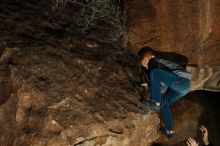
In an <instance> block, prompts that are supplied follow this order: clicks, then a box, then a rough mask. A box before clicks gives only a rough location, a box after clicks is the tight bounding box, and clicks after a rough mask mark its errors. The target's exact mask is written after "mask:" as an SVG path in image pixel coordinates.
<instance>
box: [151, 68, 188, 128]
mask: <svg viewBox="0 0 220 146" xmlns="http://www.w3.org/2000/svg"><path fill="white" fill-rule="evenodd" d="M161 82H162V83H163V84H165V85H166V86H167V87H168V90H167V91H166V93H165V94H164V96H163V97H161V91H160V87H161ZM150 84H151V100H152V101H153V102H157V103H161V112H162V115H163V118H164V122H165V126H166V127H165V129H166V130H168V131H171V130H173V120H172V113H171V109H170V105H171V104H172V103H174V102H175V101H177V100H178V99H180V98H181V97H183V96H184V95H186V94H187V93H188V92H189V86H190V81H189V80H188V79H185V78H182V77H179V76H177V75H176V74H174V73H172V72H169V71H166V70H162V69H153V70H151V72H150Z"/></svg>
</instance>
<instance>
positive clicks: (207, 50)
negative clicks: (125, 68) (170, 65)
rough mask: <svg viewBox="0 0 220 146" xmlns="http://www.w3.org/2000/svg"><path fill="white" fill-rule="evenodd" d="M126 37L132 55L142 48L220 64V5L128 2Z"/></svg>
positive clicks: (206, 1) (169, 0)
mask: <svg viewBox="0 0 220 146" xmlns="http://www.w3.org/2000/svg"><path fill="white" fill-rule="evenodd" d="M124 3H125V11H126V15H127V24H126V25H127V35H128V38H129V39H128V40H129V45H128V46H129V48H130V49H132V50H133V52H137V50H138V49H139V48H141V47H143V46H151V47H153V48H156V49H157V50H160V51H167V52H176V53H179V54H182V55H185V56H187V57H188V59H189V63H192V64H198V65H212V66H213V65H219V62H220V55H219V54H220V49H219V43H220V42H219V38H220V32H219V30H220V29H219V22H220V18H219V13H220V9H219V7H220V2H219V1H211V0H200V1H188V0H178V1H172V0H139V1H133V0H127V1H125V2H124Z"/></svg>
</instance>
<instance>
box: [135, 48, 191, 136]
mask: <svg viewBox="0 0 220 146" xmlns="http://www.w3.org/2000/svg"><path fill="white" fill-rule="evenodd" d="M138 55H139V57H140V64H141V66H142V68H143V69H144V70H145V72H146V76H147V77H148V79H149V84H150V89H151V90H150V99H149V100H147V101H141V102H142V103H143V104H144V105H145V106H146V107H148V108H150V109H151V110H154V111H157V112H159V111H161V112H162V115H163V118H164V122H165V127H163V128H160V130H161V132H162V133H163V134H165V135H166V136H167V138H168V139H170V138H172V136H173V134H174V132H175V131H174V129H173V120H172V113H171V109H170V105H171V104H172V103H174V102H175V101H177V100H179V99H180V98H181V97H183V96H184V95H186V94H187V93H188V92H189V89H190V81H191V78H192V75H191V74H190V73H189V72H187V71H186V70H185V69H184V68H183V67H182V66H180V65H178V64H176V63H174V62H171V61H168V60H165V59H162V58H158V57H157V56H156V55H155V51H154V50H153V49H152V48H150V47H143V48H142V49H140V51H139V52H138ZM162 87H163V89H162ZM164 87H165V88H164ZM162 92H163V93H162Z"/></svg>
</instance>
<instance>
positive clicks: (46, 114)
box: [0, 0, 200, 146]
mask: <svg viewBox="0 0 220 146" xmlns="http://www.w3.org/2000/svg"><path fill="white" fill-rule="evenodd" d="M71 12H72V10H69V9H68V8H67V9H65V10H64V11H60V12H57V11H52V9H51V7H50V1H35V0H29V1H26V0H2V1H1V2H0V20H1V22H2V23H0V29H1V33H0V45H1V48H5V47H8V48H10V47H18V48H19V49H20V51H19V52H18V53H17V54H16V55H15V56H13V58H12V59H11V60H10V61H9V62H8V64H7V65H5V66H4V65H3V66H1V68H2V70H1V71H0V79H1V84H0V87H1V91H0V95H1V99H3V100H2V102H1V106H0V115H1V116H0V117H1V118H0V130H1V131H2V133H3V134H1V135H0V143H1V145H2V146H10V145H13V146H29V145H31V146H35V145H36V146H47V145H48V146H68V145H71V146H72V145H74V146H95V145H103V146H108V145H109V146H110V145H113V146H123V145H124V146H134V145H135V146H143V145H146V146H147V145H150V144H151V143H152V142H154V141H156V139H158V137H159V133H158V125H159V122H160V120H159V118H158V115H157V114H155V113H152V112H150V111H149V110H148V109H146V108H144V107H143V106H142V105H141V104H140V103H139V99H140V97H139V94H138V92H137V90H136V89H137V88H136V85H135V84H134V83H133V82H132V80H133V78H131V77H134V78H135V77H136V75H137V62H135V61H134V60H132V57H131V56H130V55H129V54H128V53H125V54H122V55H120V54H121V52H124V50H120V49H118V48H115V47H114V46H112V44H100V43H98V42H96V41H95V40H92V39H86V38H85V35H87V34H82V33H79V31H77V30H76V28H75V27H74V25H73V22H72V19H71ZM97 33H101V32H97ZM129 57H131V58H129ZM132 75H134V76H132ZM177 105H182V106H178V108H174V113H176V114H175V117H174V120H175V121H179V119H181V120H180V121H182V122H181V123H178V122H175V128H176V129H179V130H178V131H181V130H180V129H182V127H186V126H187V122H188V120H186V119H185V118H184V117H187V118H189V119H192V123H194V124H192V126H193V128H195V126H196V125H197V122H198V117H199V114H200V107H199V106H197V105H196V104H194V103H189V102H186V101H185V100H182V101H180V102H179V103H177ZM183 105H184V106H183ZM183 109H185V110H187V111H185V112H184V113H183V114H178V113H180V112H181V113H182V110H183ZM191 113H193V114H191ZM190 115H191V116H190ZM185 124H186V125H185ZM184 129H185V128H184ZM193 132H194V131H189V133H191V134H192V133H193ZM178 135H179V136H181V135H182V136H183V137H180V138H177V139H176V140H175V141H173V142H177V141H180V140H183V139H185V138H187V137H188V136H189V135H188V133H186V132H185V133H184V131H181V132H180V133H178V134H177V135H176V137H179V136H178ZM159 140H160V139H159ZM162 141H163V140H162Z"/></svg>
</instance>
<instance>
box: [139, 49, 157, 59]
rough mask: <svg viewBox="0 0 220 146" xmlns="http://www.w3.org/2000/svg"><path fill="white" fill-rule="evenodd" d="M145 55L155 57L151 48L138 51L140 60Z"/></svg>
mask: <svg viewBox="0 0 220 146" xmlns="http://www.w3.org/2000/svg"><path fill="white" fill-rule="evenodd" d="M146 54H150V55H155V51H154V49H153V48H151V47H143V48H141V49H140V50H139V51H138V56H139V57H140V58H141V59H142V58H144V56H145V55H146Z"/></svg>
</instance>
